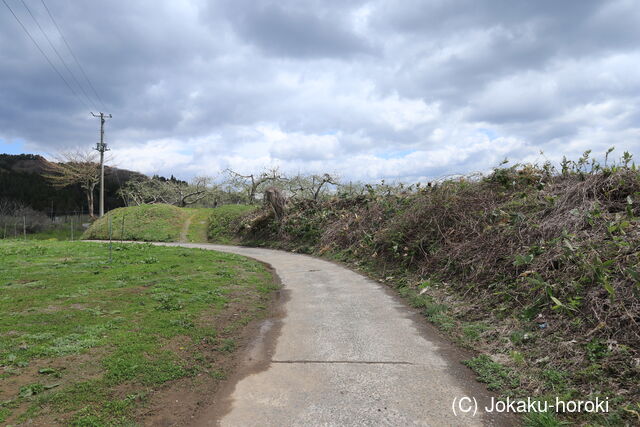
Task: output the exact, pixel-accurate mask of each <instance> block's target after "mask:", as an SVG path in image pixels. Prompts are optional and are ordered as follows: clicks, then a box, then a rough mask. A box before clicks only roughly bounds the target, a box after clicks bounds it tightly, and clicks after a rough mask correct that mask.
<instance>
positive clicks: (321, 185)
mask: <svg viewBox="0 0 640 427" xmlns="http://www.w3.org/2000/svg"><path fill="white" fill-rule="evenodd" d="M287 184H288V190H289V191H290V193H291V194H292V195H293V196H294V197H303V198H309V199H313V200H318V198H320V196H321V195H322V194H324V193H325V192H326V190H327V187H328V185H334V186H337V185H339V184H340V181H339V180H338V177H337V176H335V175H331V174H328V173H325V174H322V175H300V174H298V175H297V176H295V177H293V178H291V179H290V180H288V182H287Z"/></svg>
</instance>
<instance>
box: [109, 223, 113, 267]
mask: <svg viewBox="0 0 640 427" xmlns="http://www.w3.org/2000/svg"><path fill="white" fill-rule="evenodd" d="M111 231H112V226H111V215H109V262H111V259H112V258H111V251H112V249H113V244H112V243H111Z"/></svg>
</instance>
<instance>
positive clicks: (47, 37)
mask: <svg viewBox="0 0 640 427" xmlns="http://www.w3.org/2000/svg"><path fill="white" fill-rule="evenodd" d="M20 1H21V2H22V4H23V5H24V8H25V9H27V12H29V15H31V18H33V21H34V22H35V23H36V25H37V26H38V28H39V29H40V32H41V33H42V35H43V36H44V38H45V39H47V42H48V43H49V46H51V49H53V51H54V52H55V54H56V55H57V56H58V59H59V60H60V62H62V65H63V66H64V68H66V70H67V72H68V73H69V74H70V75H71V78H72V79H73V81H74V82H76V84H77V85H78V87H79V88H80V91H81V92H82V93H83V94H84V96H85V98H87V101H89V104H93V106H94V107H95V106H96V104H95V102H93V100H91V98H89V95H87V92H85V90H84V88H83V87H82V85H81V84H80V82H79V81H78V79H77V78H76V75H75V74H73V71H71V69H70V68H69V66H68V65H67V62H66V61H65V60H64V58H63V57H62V55H60V52H58V49H56V47H55V45H54V44H53V42H52V41H51V39H50V38H49V36H48V35H47V33H46V32H45V31H44V29H43V28H42V26H41V25H40V22H38V20H37V19H36V17H35V15H34V14H33V13H32V12H31V9H29V6H27V3H25V1H24V0H20Z"/></svg>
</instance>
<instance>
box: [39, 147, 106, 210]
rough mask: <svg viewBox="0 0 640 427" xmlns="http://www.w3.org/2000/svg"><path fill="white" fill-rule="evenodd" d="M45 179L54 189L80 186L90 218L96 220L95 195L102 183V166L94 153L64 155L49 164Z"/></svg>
mask: <svg viewBox="0 0 640 427" xmlns="http://www.w3.org/2000/svg"><path fill="white" fill-rule="evenodd" d="M45 178H46V179H47V180H49V182H51V184H52V185H53V186H54V187H57V188H64V187H68V186H70V185H76V184H77V185H79V186H80V188H82V190H83V191H84V193H85V196H86V198H87V205H88V208H89V216H90V217H91V218H94V217H95V215H94V213H93V195H94V192H95V188H96V185H98V184H99V183H100V164H99V163H98V161H97V153H95V152H94V151H72V152H71V151H70V152H65V153H62V154H61V155H60V156H58V158H57V162H49V163H48V165H47V172H46V174H45Z"/></svg>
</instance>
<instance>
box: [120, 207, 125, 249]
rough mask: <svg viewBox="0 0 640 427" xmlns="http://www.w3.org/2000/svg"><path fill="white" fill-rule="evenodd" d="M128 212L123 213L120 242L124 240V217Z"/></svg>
mask: <svg viewBox="0 0 640 427" xmlns="http://www.w3.org/2000/svg"><path fill="white" fill-rule="evenodd" d="M125 216H126V214H124V213H123V214H122V230H120V243H122V241H123V240H124V217H125Z"/></svg>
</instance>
